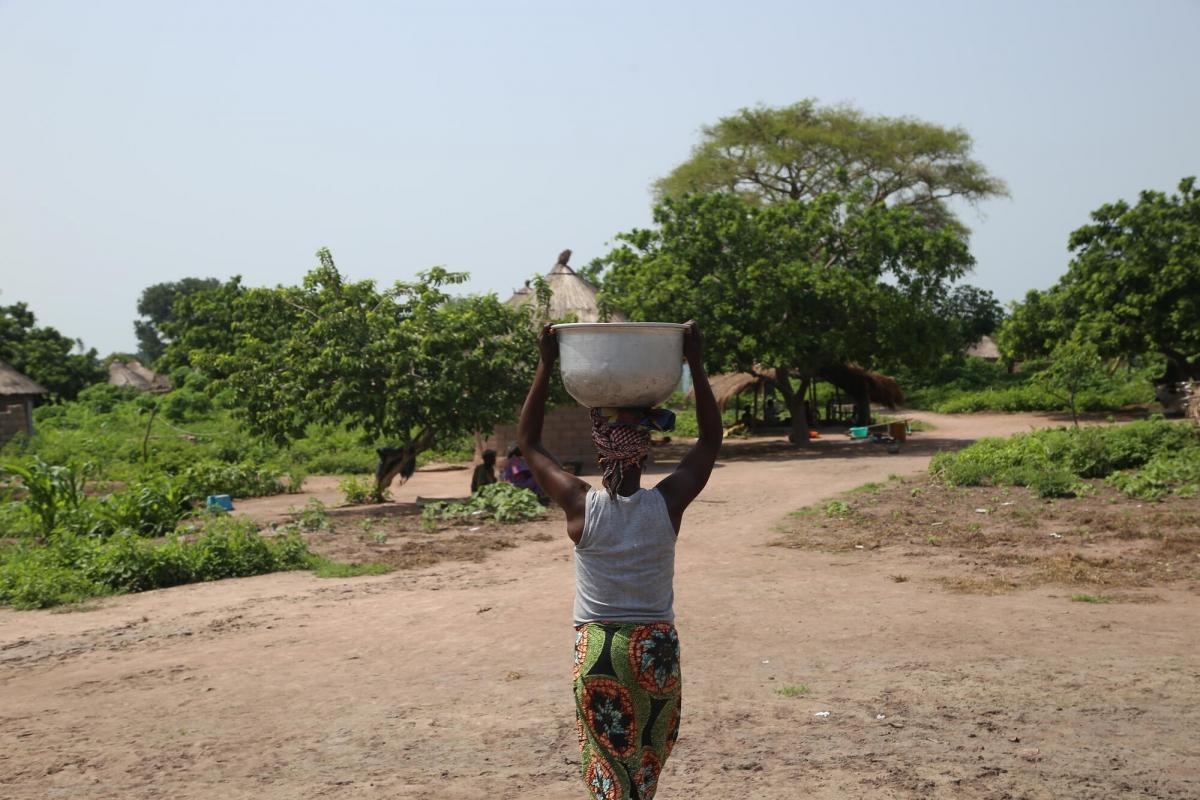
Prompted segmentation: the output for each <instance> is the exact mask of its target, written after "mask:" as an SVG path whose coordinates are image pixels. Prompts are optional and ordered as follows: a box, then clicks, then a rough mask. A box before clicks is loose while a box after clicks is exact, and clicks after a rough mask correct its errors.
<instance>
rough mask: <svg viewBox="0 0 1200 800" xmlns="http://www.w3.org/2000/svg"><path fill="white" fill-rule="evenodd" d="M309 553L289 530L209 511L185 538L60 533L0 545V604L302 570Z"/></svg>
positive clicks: (54, 601)
mask: <svg viewBox="0 0 1200 800" xmlns="http://www.w3.org/2000/svg"><path fill="white" fill-rule="evenodd" d="M311 566H313V556H312V554H311V553H310V552H309V551H308V547H307V545H306V544H305V542H304V539H303V538H301V537H300V536H298V535H296V534H294V533H285V534H282V535H279V536H275V537H266V536H262V535H260V534H259V532H258V529H257V527H256V526H255V525H254V523H253V522H251V521H249V520H245V519H237V518H231V517H225V516H217V517H211V518H208V519H206V520H204V522H203V523H202V524H201V525H200V526H199V527H198V528H196V529H195V530H194V531H191V532H189V533H188V534H187V535H184V536H177V535H171V536H169V537H167V538H166V539H165V540H155V539H149V538H145V537H141V536H137V535H135V534H133V533H131V532H128V531H123V532H121V533H119V534H117V535H114V536H110V537H107V538H104V537H99V536H85V535H79V534H75V533H70V532H66V531H62V532H59V533H57V534H56V535H55V536H53V537H52V538H51V539H50V540H49V541H47V542H45V543H38V542H36V541H22V542H18V543H16V544H10V545H7V546H3V547H0V604H4V605H10V606H13V607H14V608H46V607H48V606H53V605H59V604H62V603H73V602H78V601H81V600H85V599H87V598H89V597H100V596H104V595H111V594H120V593H124V592H142V591H147V590H149V589H161V588H165V587H167V586H177V585H179V584H184V583H195V582H198V581H212V580H219V579H221V578H236V577H243V576H247V575H260V574H263V573H266V572H275V571H279V570H293V569H308V568H310V567H311Z"/></svg>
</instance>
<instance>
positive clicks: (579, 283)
mask: <svg viewBox="0 0 1200 800" xmlns="http://www.w3.org/2000/svg"><path fill="white" fill-rule="evenodd" d="M570 258H571V251H570V250H564V251H562V253H560V254H559V256H558V262H557V263H555V265H554V267H553V268H552V269H551V270H550V271H549V272H548V273H546V275H545V281H546V283H547V284H548V285H549V287H550V292H551V294H550V319H566V318H568V317H574V319H575V321H576V322H599V321H600V306H599V304H598V303H597V302H596V287H595V286H593V285H592V284H590V283H588V282H587V281H586V280H584V279H583V278H581V277H580V276H579V275H577V274H576V273H575V270H573V269H571V268H570V267H569V266H567V261H568V260H569V259H570ZM536 300H537V294H536V292H534V289H533V287H532V286H530V285H529V283H528V282H527V283H526V284H525V287H524V288H523V289H517V290H516V291H515V292H513V296H512V297H510V298H509V299H508V304H509V305H510V306H518V307H519V306H523V305H525V304H527V303H532V302H534V301H536ZM608 321H609V322H627V321H628V318H627V317H626V316H625V315H624V314H621V313H619V312H616V311H614V312H612V313H611V314H609V318H608Z"/></svg>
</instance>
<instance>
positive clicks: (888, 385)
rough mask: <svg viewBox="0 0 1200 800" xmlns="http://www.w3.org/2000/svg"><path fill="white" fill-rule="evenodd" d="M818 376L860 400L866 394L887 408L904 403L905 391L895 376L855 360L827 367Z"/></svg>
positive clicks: (874, 401)
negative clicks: (857, 362)
mask: <svg viewBox="0 0 1200 800" xmlns="http://www.w3.org/2000/svg"><path fill="white" fill-rule="evenodd" d="M817 377H818V378H820V379H821V380H823V381H826V382H828V383H832V384H833V385H834V386H836V387H838V388H839V389H841V390H842V391H843V392H845V393H846V394H848V395H850V396H851V397H853V398H855V399H856V400H858V401H860V402H861V400H862V398H863V395H864V394H865V395H866V398H867V399H869V400H870V401H871V402H872V403H877V404H879V405H881V406H886V407H887V408H895V407H896V406H900V405H903V404H904V391H903V390H902V389H901V388H900V384H899V383H898V382H897V381H896V379H895V378H893V377H891V376H889V375H884V374H883V373H880V372H871V371H869V370H865V369H863V368H862V367H860V366H859V365H858V364H855V363H854V362H850V363H848V364H838V365H836V366H831V367H825V368H823V369H821V370H819V371H818V372H817Z"/></svg>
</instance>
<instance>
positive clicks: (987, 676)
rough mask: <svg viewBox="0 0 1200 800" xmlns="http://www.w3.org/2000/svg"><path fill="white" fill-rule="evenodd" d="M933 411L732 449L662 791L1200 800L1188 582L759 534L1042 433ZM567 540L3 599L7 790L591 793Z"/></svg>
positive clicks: (1194, 613) (691, 542)
mask: <svg viewBox="0 0 1200 800" xmlns="http://www.w3.org/2000/svg"><path fill="white" fill-rule="evenodd" d="M930 418H933V417H930ZM934 421H935V423H936V425H937V429H936V430H935V431H932V432H930V433H923V434H920V435H919V436H918V437H917V438H916V439H914V441H913V442H912V443H911V444H910V446H908V447H906V448H905V449H904V450H903V451H902V452H901V453H900V454H898V455H888V454H887V453H886V451H885V450H884V448H882V447H878V446H873V445H850V444H848V443H840V442H829V443H828V444H829V445H831V446H829V447H823V448H820V449H817V448H814V449H813V450H812V451H808V452H801V453H796V452H795V451H791V450H788V449H787V448H784V447H782V446H781V445H779V444H759V443H753V444H746V446H745V449H744V450H740V451H739V449H738V448H737V447H736V446H734V447H731V448H730V449H729V450H728V451H727V453H726V456H727V458H726V460H724V461H723V462H722V463H721V465H720V468H719V469H717V470H716V471H715V472H714V475H713V479H712V482H711V483H710V485H709V488H708V489H707V490H706V492H705V494H704V495H703V496H702V497H701V499H700V501H699V502H698V503H697V504H696V505H695V506H693V508H692V509H691V510H690V511H689V513H688V516H687V519H686V520H685V525H684V530H683V532H682V534H681V539H680V544H679V552H678V560H677V579H676V595H677V613H678V617H679V618H678V624H679V628H680V633H681V637H682V639H683V646H684V681H685V684H686V689H685V692H684V694H685V703H684V719H683V727H682V730H681V735H680V744H679V747H678V748H677V749H676V751H675V754H674V755H673V756H672V759H671V761H670V762H669V763H668V765H667V767H666V769H665V771H664V774H663V778H662V789H661V791H660V793H659V795H658V797H660V798H664V799H666V800H669V799H670V798H682V797H691V798H694V797H702V798H725V797H748V798H792V797H811V798H928V797H933V798H952V797H953V798H995V799H997V800H999V798H1051V797H1053V798H1103V797H1114V798H1116V797H1122V798H1124V797H1154V798H1193V797H1197V796H1200V744H1198V742H1197V739H1196V737H1195V731H1196V730H1197V728H1198V726H1200V633H1198V631H1200V598H1198V596H1197V594H1196V592H1195V591H1194V590H1193V589H1191V588H1189V587H1188V585H1187V583H1186V582H1183V581H1175V582H1172V583H1170V584H1162V585H1156V586H1154V587H1153V589H1152V592H1153V594H1154V595H1156V596H1157V597H1158V598H1159V599H1160V600H1161V602H1157V603H1154V604H1134V603H1121V604H1109V605H1091V604H1085V603H1073V602H1070V600H1069V599H1068V597H1069V594H1071V593H1072V591H1073V590H1072V589H1071V588H1070V587H1062V586H1057V585H1052V584H1047V585H1041V586H1037V587H1036V588H1019V589H1016V590H1014V591H1011V592H1009V593H1006V594H1001V595H994V596H989V595H979V594H961V593H951V592H948V591H946V590H945V589H944V588H942V587H941V586H940V585H938V584H936V583H935V582H934V580H935V579H937V578H939V577H941V576H942V575H943V574H944V571H943V570H944V567H943V566H941V565H939V564H938V563H937V559H932V560H930V559H924V558H911V557H906V556H905V555H904V552H903V550H904V548H902V547H895V548H892V547H882V548H879V549H876V550H867V549H864V550H862V551H859V550H851V549H848V550H845V551H843V552H827V551H824V550H804V549H786V548H780V547H772V546H769V545H770V543H771V542H773V541H776V540H778V539H779V538H780V536H781V526H784V527H786V526H788V525H791V524H792V522H791V521H789V520H788V517H787V515H788V512H790V511H793V510H796V509H798V508H801V507H804V506H808V505H812V504H814V503H818V502H821V501H828V500H831V499H834V498H835V497H836V496H837V495H838V494H839V493H841V492H844V491H847V490H849V489H852V488H854V487H856V486H859V485H861V484H863V483H865V482H867V481H881V482H885V481H887V480H888V476H889V475H891V474H900V475H912V474H916V473H918V472H920V471H921V470H923V469H924V467H925V465H926V464H927V463H928V458H929V456H930V455H931V454H932V452H934V451H936V450H937V449H938V448H942V447H957V446H961V445H962V444H964V443H965V441H966V440H968V439H970V438H975V437H978V436H981V435H989V434H990V435H1002V434H1006V433H1011V432H1015V431H1018V430H1025V429H1028V428H1029V427H1030V426H1031V425H1040V424H1045V422H1046V420H1045V418H1041V417H1034V416H999V415H976V416H970V417H958V418H951V417H937V418H934ZM668 460H669V459H668V457H667V454H666V453H664V454H663V455H662V456H661V461H663V462H667V461H668ZM664 468H665V467H664ZM464 480H466V478H464V474H463V473H462V472H456V473H455V472H449V473H418V474H417V476H416V477H415V478H414V479H413V480H412V481H411V482H410V483H409V484H408V485H406V486H405V487H403V489H402V490H400V491H399V492H397V493H396V494H397V497H396V499H397V501H398V503H404V502H411V501H413V500H414V499H415V498H416V497H417V496H418V495H424V496H454V495H461V494H463V493H464V491H463V488H464V487H463V485H462V484H463V483H464ZM318 491H321V489H319V488H318ZM337 499H338V498H337V497H336V496H335V497H332V498H331V499H330V501H327V502H334V501H336V500H337ZM282 502H284V503H285V506H284V508H283V509H282V510H284V511H285V510H286V505H297V506H302V505H303V504H304V502H305V498H304V497H303V496H299V497H289V498H287V499H286V500H284V501H282ZM240 507H241V508H242V509H243V510H246V511H250V512H253V511H254V506H253V505H252V503H250V502H247V503H244V504H241V506H240ZM260 510H262V511H263V514H264V517H263V518H264V519H265V518H266V515H267V512H269V511H270V509H269V508H267V509H260ZM349 522H350V524H351V525H353V524H354V523H353V521H352V520H350V521H349ZM560 527H561V523H560V522H559V521H558V520H557V518H556V517H555V516H551V518H550V519H549V520H547V521H545V522H539V523H535V524H533V525H530V526H523V527H522V528H520V529H513V531H512V532H511V533H509V532H500V533H496V534H495V535H496V536H497V537H509V536H511V537H512V538H513V539H514V543H515V544H518V545H519V546H516V547H505V548H502V549H498V550H495V551H494V552H491V553H489V554H488V556H487V558H486V559H484V560H483V561H479V562H475V561H460V560H442V561H440V562H438V563H435V564H433V565H431V566H425V567H419V568H413V569H406V570H403V571H397V572H395V573H392V574H390V575H385V576H380V577H373V578H356V579H350V580H319V579H316V578H314V577H312V576H311V575H308V574H297V573H287V574H276V575H269V576H263V577H258V578H247V579H240V580H231V581H223V582H220V583H215V584H204V585H191V586H183V587H178V588H174V589H169V590H164V591H157V592H147V593H145V594H141V595H134V596H129V597H122V598H114V599H110V600H105V601H102V602H100V603H98V604H97V606H98V607H97V608H96V610H92V611H88V612H86V613H60V614H55V613H50V612H12V611H0V796H4V797H12V798H38V799H39V800H41V798H54V797H86V798H159V797H163V798H165V797H171V798H206V799H207V798H209V797H211V796H213V795H217V796H219V797H222V798H229V799H234V798H255V799H256V800H276V799H278V800H283V799H284V798H287V799H288V800H291V799H292V798H317V797H338V798H375V797H379V798H399V797H403V798H481V799H482V798H489V799H490V798H496V797H514V798H515V797H519V798H531V799H534V800H537V799H540V798H545V799H547V800H548V799H549V798H570V797H582V796H583V794H584V793H583V790H582V785H581V783H580V782H579V778H578V773H577V766H576V763H575V759H576V755H577V751H576V750H575V743H574V736H575V734H574V719H573V705H572V698H571V693H570V663H571V655H572V644H573V637H572V630H571V626H570V609H571V598H572V588H571V580H572V573H571V561H570V547H569V542H568V541H567V539H566V537H565V535H562V533H561V530H560ZM479 533H482V531H477V532H475V535H477V534H479ZM542 534H547V535H549V538H546V537H545V536H543V535H542ZM345 535H347V536H355V535H357V534H355V533H354V532H353V531H348V532H347V533H346V534H345ZM455 535H461V532H456V531H453V530H452V531H443V532H442V533H440V534H434V535H433V536H437V537H453V536H455ZM407 536H410V534H404V536H403V537H399V538H404V537H407ZM411 536H412V537H413V538H415V537H416V536H417V534H416V533H415V532H414V533H412V534H411ZM543 539H544V540H543ZM329 544H330V546H331V547H333V546H334V545H335V544H336V541H333V542H330V543H329ZM355 547H358V545H355ZM898 574H901V575H904V576H906V577H907V578H908V580H906V581H903V582H897V581H895V580H893V578H892V576H894V575H898ZM800 686H803V687H805V689H806V691H803V690H801V689H800V688H799V687H800ZM783 687H791V688H792V690H793V691H792V692H789V693H791V694H795V695H796V696H792V697H786V696H784V694H781V692H780V689H782V688H783ZM826 711H827V712H829V714H828V716H816V715H817V714H818V713H819V712H826Z"/></svg>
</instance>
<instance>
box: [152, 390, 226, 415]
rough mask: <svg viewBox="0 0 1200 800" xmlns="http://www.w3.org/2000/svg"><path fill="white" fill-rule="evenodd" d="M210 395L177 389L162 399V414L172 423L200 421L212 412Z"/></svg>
mask: <svg viewBox="0 0 1200 800" xmlns="http://www.w3.org/2000/svg"><path fill="white" fill-rule="evenodd" d="M212 407H213V404H212V400H211V399H209V397H208V395H206V394H203V393H202V392H197V391H194V390H192V389H177V390H175V391H174V392H171V393H170V394H168V395H166V396H165V397H164V398H163V399H162V405H161V406H160V408H161V409H162V414H163V416H164V417H166V418H167V419H169V420H171V421H172V422H186V421H188V420H194V419H200V418H202V417H204V416H206V415H208V414H209V413H210V412H211V411H212Z"/></svg>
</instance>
